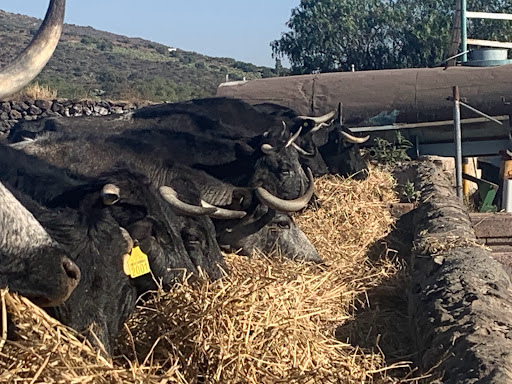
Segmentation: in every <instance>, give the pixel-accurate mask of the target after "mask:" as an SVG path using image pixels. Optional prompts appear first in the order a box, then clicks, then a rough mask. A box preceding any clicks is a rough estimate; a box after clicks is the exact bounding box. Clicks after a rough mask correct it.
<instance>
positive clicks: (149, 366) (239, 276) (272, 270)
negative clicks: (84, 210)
mask: <svg viewBox="0 0 512 384" xmlns="http://www.w3.org/2000/svg"><path fill="white" fill-rule="evenodd" d="M393 186H394V182H393V179H392V177H391V176H390V174H389V173H388V172H385V171H380V170H377V169H372V171H371V176H370V177H369V178H368V179H367V180H365V181H355V180H352V179H340V178H337V177H324V178H321V179H319V180H317V182H316V188H317V193H318V195H319V197H320V201H321V207H320V208H317V209H310V210H308V211H306V212H305V213H303V214H301V215H300V216H299V217H297V218H296V221H297V223H298V224H299V225H300V227H301V228H303V230H304V231H305V232H306V234H307V235H308V236H309V238H310V239H311V241H312V242H313V243H314V244H315V246H316V247H317V249H318V251H319V253H320V254H321V256H322V257H323V258H324V259H325V261H326V265H325V266H314V265H307V264H300V263H294V262H291V261H287V260H284V259H281V258H280V257H279V255H273V256H272V257H264V256H260V257H253V258H246V257H241V256H237V255H227V259H228V263H229V266H230V268H231V270H230V274H229V276H227V277H226V278H224V279H222V280H221V281H217V282H215V283H208V282H202V283H194V284H188V283H186V282H185V283H183V284H180V285H178V286H176V287H175V289H173V290H172V291H171V292H160V293H158V294H156V295H155V296H154V297H152V298H150V299H148V300H147V301H146V302H144V303H143V304H142V305H140V306H139V308H138V309H137V310H136V312H135V313H134V314H133V316H132V317H131V320H130V322H129V324H128V325H127V327H126V330H125V334H124V335H122V337H121V338H120V343H119V350H118V351H117V356H114V358H113V360H112V361H110V360H106V359H104V358H103V357H101V356H100V355H98V354H97V353H96V352H94V350H92V349H91V348H90V347H89V346H88V345H87V343H85V342H83V341H82V340H81V339H80V337H78V336H76V335H75V334H74V333H73V331H71V330H69V329H67V328H65V327H63V326H62V325H60V324H58V323H57V322H56V321H54V320H52V319H50V318H48V317H47V316H45V314H44V313H43V312H42V311H40V310H38V309H37V308H36V307H34V306H33V305H31V304H30V302H28V301H27V300H24V299H22V298H19V297H16V296H14V295H9V294H7V295H5V296H4V297H5V301H6V304H7V307H8V308H9V312H10V313H12V319H13V321H14V322H15V323H16V324H17V326H18V334H19V336H18V340H17V341H14V342H12V341H7V342H6V343H5V345H3V346H2V349H1V351H0V382H2V383H4V382H12V383H19V382H32V383H36V382H48V383H88V382H90V383H112V382H123V383H260V384H261V383H368V382H379V383H391V382H396V379H393V378H392V372H394V370H393V368H403V367H404V364H400V363H399V364H395V365H393V366H386V364H385V362H384V358H383V356H382V355H381V354H379V353H376V352H375V351H368V350H362V349H360V348H358V347H355V346H352V345H350V344H346V343H344V342H340V341H337V340H336V338H335V337H334V335H335V331H336V328H337V327H339V326H340V325H342V324H343V323H345V322H346V321H347V320H349V319H350V318H351V316H352V314H353V312H354V308H355V306H356V304H357V302H358V301H361V300H365V297H366V296H365V293H366V292H367V291H368V290H370V289H371V288H373V287H375V286H378V285H379V284H382V283H383V282H384V281H386V279H389V278H390V277H391V276H393V275H394V274H396V273H397V270H398V263H397V262H396V261H394V260H391V259H390V258H387V257H386V256H385V255H384V256H383V257H381V258H380V259H376V258H370V257H369V256H368V249H369V248H370V246H371V245H372V244H374V243H376V242H378V240H379V239H380V238H382V237H384V236H385V235H386V234H387V233H388V232H389V230H390V228H391V226H392V222H393V220H392V218H391V216H390V214H389V212H388V209H387V203H389V202H392V201H395V194H394V192H393ZM373 256H375V255H373ZM371 259H373V260H378V261H373V262H372V261H370V260H371Z"/></svg>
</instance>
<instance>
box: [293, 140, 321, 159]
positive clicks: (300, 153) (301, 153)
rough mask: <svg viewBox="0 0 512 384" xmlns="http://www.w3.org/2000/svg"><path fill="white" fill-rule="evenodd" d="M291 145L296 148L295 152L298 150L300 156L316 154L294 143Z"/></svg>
mask: <svg viewBox="0 0 512 384" xmlns="http://www.w3.org/2000/svg"><path fill="white" fill-rule="evenodd" d="M292 147H293V148H295V149H296V150H297V152H299V155H301V156H305V157H313V156H315V155H316V153H315V152H308V151H306V150H305V149H302V148H301V147H299V146H298V145H297V144H296V143H292Z"/></svg>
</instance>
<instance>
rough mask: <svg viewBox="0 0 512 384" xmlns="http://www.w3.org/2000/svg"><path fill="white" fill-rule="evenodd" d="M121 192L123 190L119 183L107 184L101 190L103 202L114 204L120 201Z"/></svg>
mask: <svg viewBox="0 0 512 384" xmlns="http://www.w3.org/2000/svg"><path fill="white" fill-rule="evenodd" d="M120 193H121V191H120V190H119V187H118V186H117V185H114V184H105V185H104V186H103V188H102V190H101V198H102V200H103V204H105V205H114V204H115V203H117V202H118V201H119V196H120Z"/></svg>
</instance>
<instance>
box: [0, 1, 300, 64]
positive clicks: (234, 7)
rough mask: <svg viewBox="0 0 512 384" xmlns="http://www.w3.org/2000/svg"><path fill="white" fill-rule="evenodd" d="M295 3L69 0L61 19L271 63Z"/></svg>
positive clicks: (26, 10)
mask: <svg viewBox="0 0 512 384" xmlns="http://www.w3.org/2000/svg"><path fill="white" fill-rule="evenodd" d="M48 3H49V2H48V1H45V0H23V1H19V0H17V1H14V0H0V9H3V10H4V11H7V12H13V13H20V14H24V15H29V16H33V17H38V18H43V17H44V14H45V13H46V8H47V7H48ZM299 4H300V0H188V1H173V0H146V1H140V0H138V1H135V0H86V1H84V0H68V1H67V3H66V17H65V22H66V23H69V24H76V25H81V26H91V27H93V28H96V29H99V30H103V31H108V32H113V33H117V34H120V35H126V36H129V37H141V38H144V39H147V40H151V41H154V42H157V43H161V44H165V45H168V46H170V47H175V48H180V49H183V50H186V51H194V52H197V53H200V54H203V55H208V56H216V57H231V58H234V59H236V60H239V61H245V62H249V63H253V64H256V65H265V66H269V67H274V65H275V60H274V59H272V56H271V55H272V50H271V48H270V42H271V41H273V40H276V39H279V38H280V37H281V33H283V32H286V31H288V29H287V27H286V25H285V23H286V22H287V21H288V20H289V19H290V16H291V10H292V8H295V7H297V6H298V5H299ZM283 64H286V61H283Z"/></svg>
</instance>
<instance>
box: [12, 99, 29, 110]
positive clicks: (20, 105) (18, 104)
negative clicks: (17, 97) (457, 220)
mask: <svg viewBox="0 0 512 384" xmlns="http://www.w3.org/2000/svg"><path fill="white" fill-rule="evenodd" d="M11 107H12V109H13V110H15V111H18V112H23V111H26V110H27V109H29V108H30V106H29V105H28V104H27V103H24V102H23V101H13V102H12V105H11Z"/></svg>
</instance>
